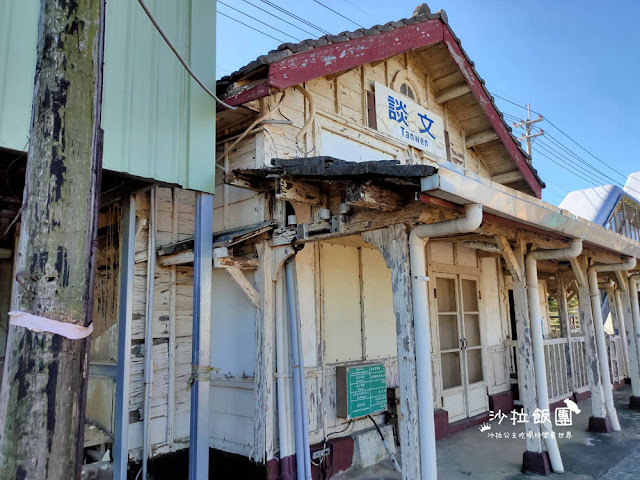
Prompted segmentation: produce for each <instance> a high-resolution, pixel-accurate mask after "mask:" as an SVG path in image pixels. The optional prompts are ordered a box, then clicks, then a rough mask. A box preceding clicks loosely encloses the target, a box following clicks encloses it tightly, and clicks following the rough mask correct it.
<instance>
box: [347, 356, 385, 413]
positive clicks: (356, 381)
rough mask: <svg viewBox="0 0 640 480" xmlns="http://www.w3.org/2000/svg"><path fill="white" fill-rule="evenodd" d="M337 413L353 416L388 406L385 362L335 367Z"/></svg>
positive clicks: (377, 411) (376, 411)
mask: <svg viewBox="0 0 640 480" xmlns="http://www.w3.org/2000/svg"><path fill="white" fill-rule="evenodd" d="M336 395H337V402H336V407H337V411H338V416H339V417H341V418H346V419H352V418H358V417H364V416H366V415H371V414H372V413H379V412H384V411H385V410H386V409H387V374H386V372H385V369H384V364H382V363H375V364H369V365H357V366H339V367H337V368H336Z"/></svg>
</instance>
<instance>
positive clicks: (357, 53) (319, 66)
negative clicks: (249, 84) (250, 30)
mask: <svg viewBox="0 0 640 480" xmlns="http://www.w3.org/2000/svg"><path fill="white" fill-rule="evenodd" d="M443 26H444V24H443V23H442V22H441V21H440V20H437V19H434V20H429V21H427V22H422V23H418V24H416V25H409V26H407V27H403V28H398V29H395V30H391V31H389V32H383V33H379V34H377V35H372V36H370V37H361V38H356V39H353V40H349V41H347V42H342V43H334V44H332V45H326V46H324V47H317V48H314V49H313V50H308V51H306V52H300V53H296V54H294V55H291V56H289V57H287V58H284V59H282V60H279V61H277V62H274V63H272V64H271V65H270V66H269V85H271V86H272V87H275V88H278V89H280V90H282V89H285V88H288V87H292V86H294V85H300V84H301V83H304V82H307V81H309V80H312V79H314V78H318V77H324V76H326V75H331V74H334V73H338V72H342V71H344V70H348V69H350V68H353V67H357V66H359V65H364V64H366V63H371V62H375V61H378V60H384V59H385V58H389V57H393V56H396V55H399V54H401V53H404V52H408V51H410V50H414V49H416V48H421V47H425V46H427V45H431V44H434V43H439V42H442V34H443Z"/></svg>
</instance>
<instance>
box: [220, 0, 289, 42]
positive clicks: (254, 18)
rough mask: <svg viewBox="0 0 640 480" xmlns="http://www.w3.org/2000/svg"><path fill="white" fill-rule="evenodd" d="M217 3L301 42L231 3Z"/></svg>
mask: <svg viewBox="0 0 640 480" xmlns="http://www.w3.org/2000/svg"><path fill="white" fill-rule="evenodd" d="M218 3H219V4H221V5H224V6H225V7H227V8H230V9H231V10H235V11H236V12H238V13H241V14H242V15H244V16H245V17H249V18H251V19H252V20H255V21H256V22H258V23H261V24H262V25H265V26H267V27H269V28H272V29H273V30H275V31H276V32H280V33H282V34H284V35H287V36H288V37H291V38H293V39H294V40H296V41H298V42H301V41H302V40H300V39H299V38H296V37H294V36H293V35H291V34H289V33H287V32H284V31H282V30H280V29H278V28H276V27H274V26H272V25H269V24H268V23H265V22H263V21H262V20H258V19H257V18H256V17H254V16H252V15H249V14H248V13H245V12H243V11H242V10H238V9H237V8H235V7H232V6H231V5H228V4H226V3H224V2H223V1H221V0H218ZM218 13H219V12H218Z"/></svg>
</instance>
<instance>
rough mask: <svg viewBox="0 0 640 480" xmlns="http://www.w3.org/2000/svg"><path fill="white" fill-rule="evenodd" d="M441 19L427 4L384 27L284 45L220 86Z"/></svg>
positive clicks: (446, 20) (443, 17) (241, 70)
mask: <svg viewBox="0 0 640 480" xmlns="http://www.w3.org/2000/svg"><path fill="white" fill-rule="evenodd" d="M434 19H440V20H442V21H443V22H444V23H447V22H448V19H447V14H446V13H445V11H444V10H440V11H438V12H436V13H431V10H430V9H429V6H428V5H427V4H426V3H423V4H422V5H419V6H418V7H417V8H416V10H415V12H414V13H413V16H412V17H410V18H403V19H402V20H397V21H394V22H387V23H385V24H384V25H374V26H373V27H371V28H359V29H358V30H354V31H352V32H342V33H338V34H337V35H324V36H322V37H320V38H317V39H307V40H303V41H302V42H299V43H290V42H287V43H283V44H282V45H280V46H279V47H278V48H276V49H275V50H271V51H270V52H269V53H267V54H265V55H260V56H259V57H258V58H256V59H255V60H254V61H253V62H251V63H249V64H247V65H245V66H244V67H242V68H240V69H238V70H237V71H235V72H233V73H232V74H230V75H227V76H225V77H222V78H221V79H220V80H218V84H231V83H233V82H236V81H237V80H240V79H241V78H244V77H246V76H247V75H250V74H252V73H253V72H256V71H257V70H260V68H262V67H264V66H267V65H269V64H271V63H274V62H277V61H280V60H282V59H283V58H286V57H288V56H290V55H293V54H295V53H300V52H305V51H307V50H313V49H314V48H317V47H324V46H326V45H331V44H334V43H343V42H348V41H349V40H353V39H356V38H361V37H370V36H373V35H377V34H379V33H382V32H389V31H392V30H395V29H396V28H402V27H406V26H408V25H416V24H418V23H422V22H427V21H429V20H434ZM458 43H460V42H459V41H458Z"/></svg>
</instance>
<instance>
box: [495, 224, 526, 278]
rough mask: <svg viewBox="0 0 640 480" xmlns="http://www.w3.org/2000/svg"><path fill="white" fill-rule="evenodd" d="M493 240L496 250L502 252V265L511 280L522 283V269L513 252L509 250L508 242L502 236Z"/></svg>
mask: <svg viewBox="0 0 640 480" xmlns="http://www.w3.org/2000/svg"><path fill="white" fill-rule="evenodd" d="M495 239H496V244H497V245H498V249H500V251H501V252H502V256H503V258H504V263H505V264H506V265H507V268H508V269H509V272H510V273H511V276H512V277H513V280H514V281H516V282H520V281H522V269H521V268H520V265H519V263H518V260H517V258H516V256H515V254H514V253H513V250H511V245H509V242H508V241H507V239H506V238H505V237H504V236H503V235H498V236H496V237H495Z"/></svg>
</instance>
